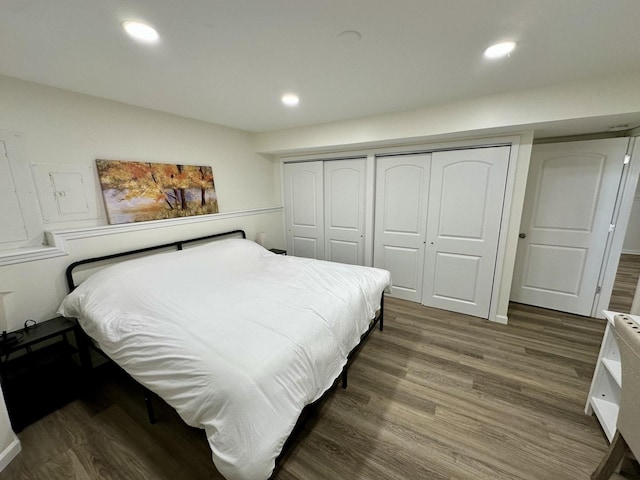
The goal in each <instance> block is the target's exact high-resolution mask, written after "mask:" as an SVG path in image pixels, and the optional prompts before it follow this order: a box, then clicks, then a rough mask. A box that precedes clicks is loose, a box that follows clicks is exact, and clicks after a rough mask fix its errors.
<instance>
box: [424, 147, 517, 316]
mask: <svg viewBox="0 0 640 480" xmlns="http://www.w3.org/2000/svg"><path fill="white" fill-rule="evenodd" d="M509 151H510V147H493V148H477V149H469V150H452V151H447V152H436V153H433V156H432V161H431V182H430V189H429V209H428V213H427V239H426V254H425V256H426V259H425V268H424V288H423V295H422V303H423V304H424V305H427V306H430V307H436V308H442V309H446V310H451V311H454V312H460V313H465V314H468V315H475V316H478V317H482V318H488V317H489V307H490V304H491V293H492V289H493V277H494V273H495V264H496V257H497V250H498V238H499V234H500V222H501V219H502V206H503V203H504V193H505V185H506V179H507V170H508V166H509Z"/></svg>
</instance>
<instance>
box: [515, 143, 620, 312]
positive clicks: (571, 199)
mask: <svg viewBox="0 0 640 480" xmlns="http://www.w3.org/2000/svg"><path fill="white" fill-rule="evenodd" d="M627 142H628V141H627V139H626V138H612V139H603V140H589V141H582V142H567V143H555V144H544V145H535V146H534V147H533V151H532V154H531V166H530V168H529V177H528V180H527V190H526V195H525V204H524V211H523V214H522V222H521V227H520V230H521V232H522V233H521V235H520V236H521V238H520V243H519V244H518V252H517V255H516V265H515V270H514V276H513V284H512V288H511V300H513V301H515V302H521V303H526V304H530V305H537V306H540V307H545V308H551V309H554V310H560V311H563V312H570V313H575V314H578V315H591V310H592V305H593V302H594V298H595V295H596V289H597V287H598V278H599V275H600V269H601V266H602V263H603V256H604V253H605V247H606V242H607V236H608V234H609V226H610V222H611V218H612V215H613V210H614V206H615V201H616V195H617V191H618V185H619V182H620V177H621V174H622V168H623V158H624V155H625V152H626V148H627Z"/></svg>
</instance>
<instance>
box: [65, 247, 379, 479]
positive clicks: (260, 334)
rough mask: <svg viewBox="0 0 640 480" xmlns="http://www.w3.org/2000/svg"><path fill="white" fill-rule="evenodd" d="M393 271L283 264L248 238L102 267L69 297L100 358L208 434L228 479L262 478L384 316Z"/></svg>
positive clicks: (295, 261)
mask: <svg viewBox="0 0 640 480" xmlns="http://www.w3.org/2000/svg"><path fill="white" fill-rule="evenodd" d="M389 283H390V274H389V272H387V271H385V270H380V269H374V268H368V267H357V266H351V265H343V264H337V263H331V262H323V261H318V260H310V259H303V258H296V257H287V256H281V255H274V254H272V253H271V252H269V251H267V250H265V249H264V248H262V247H260V246H259V245H257V244H255V243H253V242H251V241H248V240H242V239H230V240H222V241H217V242H214V243H211V244H208V245H205V246H199V247H194V248H190V249H187V250H184V251H181V252H172V253H165V254H159V255H154V256H152V257H145V258H141V259H136V260H130V261H128V262H123V263H120V264H118V265H115V266H112V267H108V268H105V269H103V270H101V271H99V272H97V273H96V274H94V275H92V276H91V277H89V278H88V279H87V280H86V281H84V282H83V283H82V284H81V285H80V286H79V287H78V288H77V289H76V290H75V291H74V292H72V293H71V294H70V295H68V296H67V297H66V298H65V300H64V301H63V302H62V305H61V306H60V309H59V313H60V314H62V315H64V316H66V317H76V318H78V319H79V322H80V325H81V326H82V328H83V329H84V330H85V331H86V332H87V334H88V335H89V336H90V337H91V338H93V339H94V340H95V341H97V342H98V344H99V345H100V348H101V349H102V350H104V352H105V353H107V355H109V357H111V358H112V359H113V360H114V361H115V362H116V363H118V364H119V365H120V366H121V367H122V368H124V370H126V371H127V372H128V373H129V374H130V375H131V376H132V377H134V378H135V379H136V380H138V381H139V382H140V383H141V384H143V385H145V386H146V387H148V388H149V389H150V390H152V391H154V392H156V393H157V394H159V395H160V396H161V397H162V398H163V399H165V401H167V403H169V404H170V405H171V406H173V407H174V408H175V409H176V410H177V411H178V413H179V414H180V416H181V417H182V418H183V420H184V421H185V422H186V423H187V424H189V425H191V426H195V427H200V428H204V429H205V430H206V433H207V437H208V439H209V444H210V446H211V451H212V455H213V461H214V463H215V465H216V467H217V469H218V470H219V471H220V472H221V473H222V474H223V475H224V476H225V478H227V479H228V480H260V479H266V478H268V477H269V476H270V475H271V472H272V470H273V468H274V460H275V458H276V457H277V456H278V454H279V453H280V451H281V449H282V446H283V443H284V441H285V440H286V438H287V437H288V435H289V434H290V432H291V431H292V429H293V427H294V425H295V423H296V420H297V418H298V416H299V414H300V412H301V410H302V408H303V407H304V406H305V405H307V404H309V403H311V402H313V401H315V400H317V399H318V398H320V396H322V394H323V393H324V392H325V391H326V390H327V389H328V388H329V387H330V386H331V385H332V383H333V381H334V379H335V378H336V377H337V376H338V375H339V374H340V372H341V370H342V367H343V366H344V365H345V363H346V358H347V355H348V353H349V351H350V350H351V349H352V348H353V347H354V346H355V345H357V343H358V341H359V339H360V336H361V334H362V333H364V332H365V331H366V329H367V327H368V324H369V321H370V320H371V319H372V318H373V317H374V314H375V312H376V310H377V309H378V308H379V306H380V296H381V294H382V291H383V289H384V288H385V287H386V286H387V285H389Z"/></svg>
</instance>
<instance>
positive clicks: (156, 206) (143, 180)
mask: <svg viewBox="0 0 640 480" xmlns="http://www.w3.org/2000/svg"><path fill="white" fill-rule="evenodd" d="M96 166H97V169H98V176H99V178H100V185H101V187H102V194H103V196H104V201H105V206H106V209H107V215H108V217H109V223H110V224H111V225H113V224H117V223H129V222H144V221H147V220H160V219H163V218H175V217H187V216H192V215H205V214H208V213H218V199H217V197H216V191H215V186H214V183H213V171H212V170H211V167H206V166H195V165H174V164H165V163H150V162H125V161H120V160H96Z"/></svg>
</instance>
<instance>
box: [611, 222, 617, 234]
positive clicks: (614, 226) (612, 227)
mask: <svg viewBox="0 0 640 480" xmlns="http://www.w3.org/2000/svg"><path fill="white" fill-rule="evenodd" d="M615 229H616V224H615V223H611V224H609V233H611V232H613V231H614V230H615Z"/></svg>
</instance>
